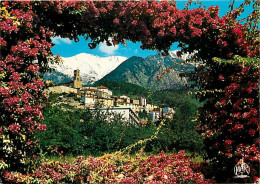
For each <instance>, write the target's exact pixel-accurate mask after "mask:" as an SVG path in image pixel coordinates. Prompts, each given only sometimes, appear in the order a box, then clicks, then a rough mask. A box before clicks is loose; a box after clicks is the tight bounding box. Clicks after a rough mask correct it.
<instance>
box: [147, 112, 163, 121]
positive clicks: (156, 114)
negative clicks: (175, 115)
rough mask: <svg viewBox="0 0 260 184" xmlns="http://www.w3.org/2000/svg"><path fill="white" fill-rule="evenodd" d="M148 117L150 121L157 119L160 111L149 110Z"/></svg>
mask: <svg viewBox="0 0 260 184" xmlns="http://www.w3.org/2000/svg"><path fill="white" fill-rule="evenodd" d="M149 115H150V117H151V118H152V121H157V120H159V119H160V117H161V113H160V111H150V112H149Z"/></svg>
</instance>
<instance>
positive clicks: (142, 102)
mask: <svg viewBox="0 0 260 184" xmlns="http://www.w3.org/2000/svg"><path fill="white" fill-rule="evenodd" d="M139 104H140V105H141V106H143V107H144V106H146V105H147V102H146V98H144V97H140V98H139Z"/></svg>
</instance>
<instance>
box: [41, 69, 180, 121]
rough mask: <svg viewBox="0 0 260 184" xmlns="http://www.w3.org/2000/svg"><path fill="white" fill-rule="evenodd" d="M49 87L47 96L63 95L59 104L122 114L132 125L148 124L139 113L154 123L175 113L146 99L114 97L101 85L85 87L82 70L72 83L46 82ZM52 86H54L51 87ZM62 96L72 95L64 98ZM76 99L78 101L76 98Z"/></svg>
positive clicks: (76, 71)
mask: <svg viewBox="0 0 260 184" xmlns="http://www.w3.org/2000/svg"><path fill="white" fill-rule="evenodd" d="M46 83H47V84H49V87H48V88H47V89H46V90H45V92H46V93H47V94H50V93H56V94H61V96H60V98H59V99H60V100H59V101H58V102H56V105H57V104H68V105H70V106H74V107H76V108H80V109H84V108H89V109H93V110H94V109H96V108H98V109H99V110H101V111H106V112H111V113H116V114H120V115H121V116H122V117H123V118H124V119H125V120H126V121H128V123H131V124H138V123H142V124H146V123H147V120H146V119H142V120H140V119H139V117H138V113H139V112H144V111H145V112H146V113H147V114H149V116H150V117H151V120H152V121H157V120H159V119H160V118H161V117H164V118H173V115H174V113H175V111H174V110H173V109H172V108H170V107H164V108H162V107H159V106H157V105H153V104H149V103H147V100H146V98H144V97H139V99H131V98H130V97H128V96H125V95H123V96H113V92H112V90H110V89H109V88H107V87H105V86H103V85H101V86H98V87H83V86H82V81H81V78H80V70H79V69H77V70H74V77H73V80H72V81H69V82H66V83H60V84H56V85H55V84H54V83H52V82H51V81H46ZM50 84H52V85H50ZM62 94H70V95H69V96H66V97H64V96H63V95H62ZM73 96H74V97H76V100H75V98H73Z"/></svg>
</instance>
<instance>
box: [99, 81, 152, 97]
mask: <svg viewBox="0 0 260 184" xmlns="http://www.w3.org/2000/svg"><path fill="white" fill-rule="evenodd" d="M100 85H103V86H106V87H108V88H109V89H111V90H112V91H113V95H114V96H121V95H126V96H129V97H131V98H138V97H140V96H143V97H147V96H148V93H149V90H148V89H146V88H144V87H141V86H138V85H135V84H130V83H127V82H116V81H99V82H97V83H95V86H100Z"/></svg>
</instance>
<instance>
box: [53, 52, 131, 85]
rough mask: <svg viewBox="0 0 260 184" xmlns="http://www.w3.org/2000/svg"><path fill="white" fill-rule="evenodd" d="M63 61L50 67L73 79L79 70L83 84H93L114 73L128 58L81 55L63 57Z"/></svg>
mask: <svg viewBox="0 0 260 184" xmlns="http://www.w3.org/2000/svg"><path fill="white" fill-rule="evenodd" d="M62 60H63V62H62V63H60V64H51V65H50V67H51V68H53V69H55V70H56V72H60V73H62V74H65V75H67V76H68V77H69V78H71V79H72V78H73V75H74V70H76V69H79V70H80V76H81V80H82V83H83V84H92V83H94V82H95V81H97V80H99V79H101V78H102V77H104V76H105V75H107V74H108V73H110V72H111V71H113V70H114V69H115V68H117V66H118V65H120V64H121V63H122V62H124V61H125V60H127V58H126V57H122V56H109V57H99V56H94V55H92V54H87V53H81V54H78V55H76V56H72V57H62Z"/></svg>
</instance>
